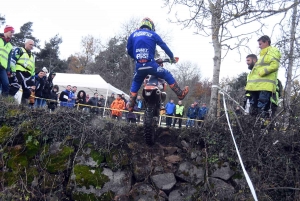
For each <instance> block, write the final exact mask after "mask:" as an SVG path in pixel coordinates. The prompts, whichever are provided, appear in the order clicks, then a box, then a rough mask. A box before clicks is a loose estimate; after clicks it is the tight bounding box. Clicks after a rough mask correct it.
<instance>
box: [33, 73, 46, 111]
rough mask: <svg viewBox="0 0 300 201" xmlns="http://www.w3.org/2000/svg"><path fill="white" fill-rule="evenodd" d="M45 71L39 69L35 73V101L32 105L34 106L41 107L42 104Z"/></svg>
mask: <svg viewBox="0 0 300 201" xmlns="http://www.w3.org/2000/svg"><path fill="white" fill-rule="evenodd" d="M44 77H45V72H44V71H42V70H40V71H39V72H38V73H37V75H36V76H35V96H36V97H37V98H35V102H34V107H35V108H41V107H42V106H43V101H44V100H43V99H41V98H42V97H43V90H44V86H45V78H44Z"/></svg>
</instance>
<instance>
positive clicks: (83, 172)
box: [74, 165, 109, 189]
mask: <svg viewBox="0 0 300 201" xmlns="http://www.w3.org/2000/svg"><path fill="white" fill-rule="evenodd" d="M102 171H103V169H102V168H92V167H89V166H86V165H75V166H74V175H75V182H76V185H77V186H78V187H83V186H85V187H86V188H87V189H89V188H90V186H93V187H94V188H96V189H101V188H102V187H103V185H104V184H105V183H106V182H108V181H109V179H108V177H107V176H106V175H104V174H102Z"/></svg>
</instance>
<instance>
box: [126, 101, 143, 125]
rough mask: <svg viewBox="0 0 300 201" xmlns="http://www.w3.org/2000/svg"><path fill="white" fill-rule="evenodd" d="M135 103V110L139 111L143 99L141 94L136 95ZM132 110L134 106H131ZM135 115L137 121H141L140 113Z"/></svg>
mask: <svg viewBox="0 0 300 201" xmlns="http://www.w3.org/2000/svg"><path fill="white" fill-rule="evenodd" d="M136 105H137V107H136V111H137V112H141V110H142V107H143V100H142V98H141V96H137V99H136ZM127 109H128V108H127ZM133 110H134V108H133ZM136 117H137V122H138V123H139V122H140V121H141V115H140V114H136Z"/></svg>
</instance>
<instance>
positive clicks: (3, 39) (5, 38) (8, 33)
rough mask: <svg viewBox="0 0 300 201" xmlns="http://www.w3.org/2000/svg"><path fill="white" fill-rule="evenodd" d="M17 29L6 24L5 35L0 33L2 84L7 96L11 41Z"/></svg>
mask: <svg viewBox="0 0 300 201" xmlns="http://www.w3.org/2000/svg"><path fill="white" fill-rule="evenodd" d="M14 32H15V30H14V28H13V27H12V26H10V25H6V26H5V28H4V33H3V35H2V34H0V84H1V86H2V95H4V96H7V95H8V91H9V81H8V76H7V75H8V74H10V62H9V57H10V55H11V50H12V49H13V46H12V44H11V43H10V40H11V37H12V35H13V34H14Z"/></svg>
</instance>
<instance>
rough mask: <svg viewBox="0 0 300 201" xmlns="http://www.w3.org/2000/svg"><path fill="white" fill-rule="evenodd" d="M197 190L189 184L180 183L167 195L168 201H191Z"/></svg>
mask: <svg viewBox="0 0 300 201" xmlns="http://www.w3.org/2000/svg"><path fill="white" fill-rule="evenodd" d="M196 192H197V190H196V189H195V188H194V187H193V186H192V185H190V184H185V183H182V184H181V185H180V186H179V187H178V188H177V189H175V190H173V191H172V192H171V193H170V194H169V198H168V200H169V201H192V200H194V199H193V194H194V193H196Z"/></svg>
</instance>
